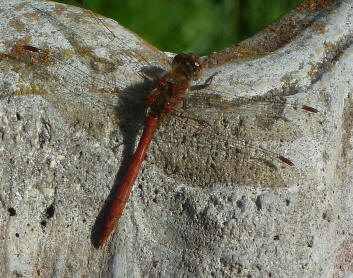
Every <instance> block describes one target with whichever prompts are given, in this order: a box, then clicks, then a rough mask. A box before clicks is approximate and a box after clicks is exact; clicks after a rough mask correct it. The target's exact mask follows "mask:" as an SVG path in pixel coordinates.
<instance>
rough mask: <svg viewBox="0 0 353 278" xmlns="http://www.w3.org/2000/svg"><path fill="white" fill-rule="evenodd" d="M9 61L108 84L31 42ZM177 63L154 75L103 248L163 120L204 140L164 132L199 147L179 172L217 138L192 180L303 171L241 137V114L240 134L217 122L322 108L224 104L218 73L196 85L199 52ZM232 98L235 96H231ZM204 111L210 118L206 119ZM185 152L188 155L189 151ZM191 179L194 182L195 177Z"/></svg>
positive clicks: (272, 102) (238, 179)
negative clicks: (54, 66) (181, 124)
mask: <svg viewBox="0 0 353 278" xmlns="http://www.w3.org/2000/svg"><path fill="white" fill-rule="evenodd" d="M76 1H77V2H78V3H79V4H81V5H84V3H83V1H82V0H76ZM37 11H38V12H39V13H41V14H42V15H43V16H48V18H51V17H50V15H49V14H48V13H46V12H45V11H42V10H39V9H37ZM90 15H91V16H92V17H93V18H94V19H95V20H96V21H97V22H98V23H99V24H101V25H102V28H105V30H106V31H107V32H108V33H109V35H111V36H112V37H113V40H112V41H113V42H114V43H118V44H123V42H122V40H121V39H120V38H119V37H117V36H115V35H114V33H113V32H112V31H110V29H109V28H108V27H107V25H105V24H104V23H103V21H102V20H101V19H100V18H99V17H98V16H96V15H95V14H94V13H90ZM125 55H126V56H127V57H130V58H134V57H136V56H137V57H139V58H140V59H141V60H143V61H145V62H146V64H147V65H150V64H149V62H148V59H146V58H145V57H143V56H142V55H141V54H139V53H137V52H133V51H132V53H128V52H127V53H126V54H125ZM24 57H25V58H24ZM3 58H14V59H19V58H20V59H22V58H24V59H23V60H24V61H25V62H30V63H32V64H35V63H37V64H41V63H46V62H47V61H49V60H50V61H51V62H53V63H58V64H61V65H63V66H65V67H66V69H65V72H70V73H71V74H72V75H73V76H76V77H77V78H78V79H79V78H80V77H81V79H82V78H88V79H90V80H92V81H94V82H95V81H98V82H99V83H101V84H104V83H105V82H104V81H103V80H99V79H98V78H95V77H91V76H90V75H89V74H87V73H85V72H82V71H81V70H79V69H78V68H76V67H74V66H72V65H65V63H64V62H62V61H61V60H60V59H59V58H58V57H57V56H55V55H53V54H51V53H50V52H48V51H47V50H45V49H41V48H39V47H37V46H34V45H29V44H25V43H23V44H20V45H17V46H16V47H15V48H14V49H13V51H12V52H11V53H10V54H6V55H3ZM26 59H27V60H26ZM171 65H172V66H171V70H170V71H165V72H164V73H163V74H159V73H156V72H152V76H153V79H154V86H155V88H154V89H153V90H152V91H151V92H150V93H149V94H148V95H147V96H146V101H145V104H146V106H147V112H146V120H145V124H144V129H143V133H142V135H141V138H140V141H139V144H138V146H137V148H136V151H135V153H134V155H133V157H132V159H131V162H130V164H129V167H128V169H127V171H126V173H125V176H124V178H123V180H122V182H121V184H120V186H119V189H118V190H117V192H116V193H115V195H114V196H113V199H112V201H111V204H110V207H109V209H108V212H107V214H106V216H105V221H104V225H103V228H102V231H101V236H100V239H99V246H103V244H104V243H105V241H106V240H107V238H108V237H109V235H110V233H111V232H112V231H113V229H114V227H115V226H116V225H117V223H118V220H119V218H120V216H121V215H122V213H123V210H124V208H125V204H126V202H127V201H128V198H129V195H130V192H131V190H132V186H133V184H134V182H135V180H136V177H137V175H138V172H139V170H140V167H141V164H142V162H143V161H144V159H145V156H146V153H147V150H148V147H149V145H150V143H151V141H152V139H153V137H154V135H155V133H156V131H157V128H159V125H160V123H161V122H166V121H168V119H169V118H171V119H172V120H171V121H173V119H178V118H179V119H180V118H181V119H182V121H185V122H189V124H190V122H192V124H191V125H189V126H188V128H189V127H190V126H191V129H193V131H192V134H193V136H191V137H194V136H198V137H197V139H196V140H194V138H185V137H184V136H182V138H180V137H179V139H178V137H177V136H175V133H176V132H177V131H175V130H173V131H168V130H167V131H166V130H164V137H172V138H171V141H173V140H175V141H177V142H179V143H180V142H181V141H184V142H185V141H186V140H190V142H192V143H195V144H196V145H198V146H199V147H196V148H195V150H194V154H193V155H190V156H188V157H187V158H186V159H185V158H181V160H184V162H181V161H180V160H179V161H175V160H174V158H171V160H174V161H173V162H174V165H176V166H171V167H173V170H175V169H179V168H181V167H180V166H181V164H183V163H185V161H187V162H188V163H189V164H191V165H193V164H196V163H195V162H194V159H195V158H200V157H201V159H202V155H203V151H204V148H205V147H204V146H205V141H206V142H207V141H210V140H211V142H212V146H214V151H212V152H211V154H212V155H211V156H212V157H211V159H205V161H207V162H206V163H205V164H204V165H202V166H200V167H196V168H194V169H192V170H190V169H187V168H188V166H186V170H184V171H181V172H183V173H184V176H190V174H191V173H192V174H200V175H205V176H206V177H205V178H206V179H207V180H208V181H211V182H215V181H218V180H219V178H220V177H223V176H226V177H227V179H228V181H230V182H234V183H237V184H244V185H251V186H258V185H261V184H271V183H272V184H275V185H276V186H277V185H283V184H286V183H287V182H288V183H292V182H293V180H295V179H296V178H297V177H298V174H297V171H296V169H295V167H293V166H294V163H293V162H292V161H291V160H290V159H289V158H287V157H285V156H283V155H281V154H278V153H277V152H276V151H270V150H266V149H265V148H263V147H261V146H260V145H257V144H255V143H252V142H251V141H249V140H248V139H244V138H241V136H238V134H236V133H241V125H242V124H243V123H242V121H246V120H247V119H246V118H241V116H240V118H239V122H238V123H237V124H239V127H238V128H237V129H236V130H235V131H234V130H233V131H232V130H230V131H228V132H219V131H218V129H219V125H218V126H217V124H216V122H217V116H219V115H220V114H222V116H221V117H222V120H223V121H226V118H225V117H224V114H227V113H230V114H232V115H234V114H235V113H238V114H239V115H243V114H244V111H251V112H253V113H254V115H256V117H258V118H259V117H262V116H264V115H266V116H267V117H273V118H276V117H278V118H280V117H281V113H282V112H283V111H284V109H287V108H288V109H292V110H294V111H300V110H301V111H304V112H306V113H317V112H318V110H317V109H315V108H313V107H311V106H308V105H303V104H300V103H291V102H290V101H287V100H285V99H281V100H278V98H277V97H273V96H271V98H270V99H268V98H261V97H260V98H247V97H234V98H233V100H222V99H221V98H220V97H219V96H217V93H224V92H219V91H218V90H215V89H213V88H212V82H213V81H212V78H213V77H214V76H215V74H213V75H211V76H210V78H209V79H208V80H207V82H206V83H204V84H201V85H194V86H192V85H191V82H192V81H197V80H198V79H200V77H201V76H202V72H203V66H202V61H201V60H200V58H198V57H197V56H196V55H195V54H192V53H188V54H178V55H176V56H175V57H174V58H173V61H172V63H171ZM150 66H151V65H150ZM151 67H152V66H151ZM107 87H109V86H107ZM107 91H111V92H113V93H115V94H117V95H120V96H121V97H130V96H126V95H124V94H123V92H122V91H121V90H117V89H116V88H112V87H111V86H110V87H109V89H107ZM192 91H196V93H194V94H193V93H192ZM203 91H207V92H208V93H206V94H203V93H202V92H203ZM228 94H229V95H230V93H228ZM186 99H188V105H191V108H189V109H188V111H189V112H187V111H186V110H185V109H183V108H182V107H181V106H182V104H183V103H185V100H186ZM205 109H206V110H207V111H206V110H205ZM203 110H205V111H206V112H204V111H203ZM190 111H192V112H190ZM211 111H213V112H211ZM203 113H204V115H203V117H204V118H202V114H203ZM242 113H243V114H242ZM247 113H248V112H247ZM210 115H211V116H210ZM212 115H216V117H215V118H216V120H215V121H213V122H212V121H211V123H210V121H209V120H205V116H207V117H210V118H212ZM252 121H256V119H252ZM223 124H224V125H226V128H225V129H229V126H232V124H228V123H224V122H223ZM232 133H233V134H232ZM234 133H235V134H234ZM171 135H172V136H171ZM162 136H163V135H162ZM182 145H184V144H182ZM225 148H226V149H227V152H225V153H224V154H223V155H220V154H219V153H220V150H221V149H225ZM181 149H182V148H181ZM183 151H184V152H186V153H187V152H188V151H189V150H183ZM180 156H187V155H185V154H184V155H180V154H178V155H177V158H178V159H180ZM217 156H218V159H219V160H220V161H222V163H220V164H219V165H218V166H217V163H215V162H214V160H215V159H217ZM234 157H237V160H236V159H234ZM176 160H177V159H176ZM239 161H241V163H240V164H239V165H236V163H235V162H237V163H238V162H239ZM201 164H202V163H200V165H201ZM184 167H185V166H184ZM201 168H203V169H201ZM292 178H293V180H292ZM190 180H192V177H191V178H190Z"/></svg>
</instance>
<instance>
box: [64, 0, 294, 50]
mask: <svg viewBox="0 0 353 278" xmlns="http://www.w3.org/2000/svg"><path fill="white" fill-rule="evenodd" d="M57 2H63V3H69V4H73V3H74V1H72V0H71V1H70V0H61V1H60V0H58V1H57ZM299 2H300V0H248V1H246V0H178V1H163V0H148V1H146V0H86V3H87V4H88V6H89V8H91V9H92V10H94V11H95V12H97V13H100V14H103V15H105V16H107V17H110V18H114V19H115V20H116V21H118V22H119V23H120V24H121V25H123V26H125V27H127V28H129V29H130V30H133V31H134V32H136V33H137V34H139V35H140V36H141V37H142V38H144V39H145V40H147V41H148V42H150V43H151V44H153V45H155V46H157V47H159V48H160V49H162V50H167V51H170V52H174V53H180V52H186V51H193V52H195V53H197V54H198V55H206V54H209V53H212V52H214V51H217V50H221V49H224V48H225V47H228V46H230V45H233V44H234V43H236V42H238V41H240V40H243V39H245V38H247V37H249V36H252V35H253V34H255V33H256V32H258V31H259V30H261V29H263V28H264V27H266V26H267V25H268V24H270V23H271V22H272V21H273V20H275V19H276V18H278V17H279V16H281V15H282V14H284V13H286V12H287V11H288V10H290V9H291V8H293V7H294V6H296V5H297V4H298V3H299Z"/></svg>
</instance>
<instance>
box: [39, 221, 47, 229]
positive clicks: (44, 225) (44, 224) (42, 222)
mask: <svg viewBox="0 0 353 278" xmlns="http://www.w3.org/2000/svg"><path fill="white" fill-rule="evenodd" d="M40 225H42V227H43V228H45V227H46V226H47V221H45V220H43V221H41V222H40Z"/></svg>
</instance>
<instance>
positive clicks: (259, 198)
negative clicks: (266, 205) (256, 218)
mask: <svg viewBox="0 0 353 278" xmlns="http://www.w3.org/2000/svg"><path fill="white" fill-rule="evenodd" d="M255 205H256V208H257V210H261V209H262V196H261V195H260V196H257V198H256V200H255Z"/></svg>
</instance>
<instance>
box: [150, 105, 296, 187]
mask: <svg viewBox="0 0 353 278" xmlns="http://www.w3.org/2000/svg"><path fill="white" fill-rule="evenodd" d="M251 105H252V107H251ZM247 108H250V112H249V110H248V109H247ZM232 110H233V111H232V113H224V112H223V111H222V110H219V111H218V113H217V112H216V111H212V113H207V110H206V111H205V110H199V112H196V109H195V111H194V113H193V114H190V113H188V112H187V111H178V112H177V113H176V115H174V117H171V118H170V119H168V120H167V121H166V122H165V123H162V124H161V127H160V130H159V132H158V137H157V144H156V145H155V146H154V147H152V150H151V156H150V158H149V159H150V160H151V161H152V162H153V163H156V165H163V167H164V169H165V171H166V172H167V173H168V174H169V175H174V176H176V177H177V178H178V179H182V180H185V182H188V183H191V184H195V185H196V184H199V185H200V183H201V185H207V184H214V183H232V184H236V185H240V186H242V185H246V186H255V187H257V186H262V187H283V186H293V185H297V184H298V183H299V182H300V171H299V170H298V169H297V168H296V167H295V163H294V165H293V162H292V161H291V159H290V157H287V156H285V155H284V154H286V151H287V150H288V149H290V145H291V143H292V142H293V141H295V140H296V139H298V138H300V137H301V136H302V134H301V129H300V127H299V126H296V125H295V124H294V123H293V122H290V121H288V120H286V119H284V117H282V116H281V112H280V111H277V117H274V112H273V111H272V110H267V111H266V110H264V109H262V106H261V105H260V106H258V105H257V103H256V102H255V101H254V102H253V103H252V104H250V103H248V104H246V108H244V107H243V105H239V106H233V107H232ZM158 142H163V144H160V145H158ZM158 146H161V147H160V148H159V147H158ZM163 146H164V147H163ZM161 154H164V155H161Z"/></svg>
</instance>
